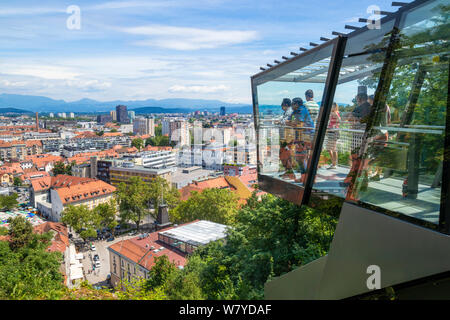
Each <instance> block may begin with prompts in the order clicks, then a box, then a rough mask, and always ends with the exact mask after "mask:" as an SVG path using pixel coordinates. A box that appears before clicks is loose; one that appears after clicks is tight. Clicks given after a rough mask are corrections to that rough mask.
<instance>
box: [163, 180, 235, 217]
mask: <svg viewBox="0 0 450 320" xmlns="http://www.w3.org/2000/svg"><path fill="white" fill-rule="evenodd" d="M237 211H238V196H237V195H236V194H235V193H234V192H232V191H230V190H228V189H217V188H211V189H205V190H203V192H201V193H200V192H197V191H194V192H192V193H191V196H190V198H189V199H188V200H186V201H183V202H181V203H180V204H179V205H178V206H177V207H176V208H175V209H174V210H172V211H171V212H169V213H170V217H171V219H172V221H174V222H177V223H183V222H189V221H193V220H195V219H201V220H209V221H213V222H217V223H222V224H227V225H230V224H232V223H233V222H234V220H235V216H236V213H237Z"/></svg>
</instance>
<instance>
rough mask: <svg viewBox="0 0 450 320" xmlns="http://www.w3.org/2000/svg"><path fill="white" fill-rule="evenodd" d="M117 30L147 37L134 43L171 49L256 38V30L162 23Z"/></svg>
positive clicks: (197, 47)
mask: <svg viewBox="0 0 450 320" xmlns="http://www.w3.org/2000/svg"><path fill="white" fill-rule="evenodd" d="M119 30H120V31H122V32H126V33H129V34H134V35H142V36H147V37H149V39H146V40H141V41H136V42H135V44H136V45H141V46H156V47H161V48H166V49H173V50H197V49H212V48H217V47H223V46H227V45H234V44H240V43H244V42H249V41H252V40H255V39H257V38H258V33H257V32H256V31H241V30H212V29H199V28H185V27H172V26H164V25H152V26H142V27H133V28H121V29H119Z"/></svg>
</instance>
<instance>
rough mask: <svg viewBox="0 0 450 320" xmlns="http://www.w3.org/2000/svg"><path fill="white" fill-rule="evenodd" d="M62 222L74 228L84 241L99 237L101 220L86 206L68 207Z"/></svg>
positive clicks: (62, 215)
mask: <svg viewBox="0 0 450 320" xmlns="http://www.w3.org/2000/svg"><path fill="white" fill-rule="evenodd" d="M61 221H62V222H63V223H65V224H66V225H68V226H70V227H72V228H73V229H74V230H75V232H76V233H78V234H79V235H80V237H81V238H82V239H83V240H84V241H86V239H88V238H95V237H97V231H96V229H97V226H98V225H99V218H98V216H97V215H96V214H94V212H93V211H92V210H90V209H89V208H88V207H87V206H85V205H79V206H73V205H69V206H67V207H66V208H65V209H64V210H63V212H62V214H61Z"/></svg>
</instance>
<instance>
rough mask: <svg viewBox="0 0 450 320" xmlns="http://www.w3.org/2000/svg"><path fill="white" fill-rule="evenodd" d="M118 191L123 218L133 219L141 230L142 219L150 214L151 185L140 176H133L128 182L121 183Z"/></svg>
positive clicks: (124, 219)
mask: <svg viewBox="0 0 450 320" xmlns="http://www.w3.org/2000/svg"><path fill="white" fill-rule="evenodd" d="M116 193H117V200H118V202H119V210H120V218H121V220H122V221H127V222H128V221H133V222H134V223H135V224H136V227H137V230H138V231H139V226H140V223H141V220H142V219H143V218H144V216H145V215H147V214H149V212H148V200H149V193H150V187H149V186H148V184H146V183H145V182H144V181H143V180H142V179H141V178H140V177H131V178H130V181H129V183H128V184H125V183H124V182H121V183H120V184H119V186H118V188H117V191H116Z"/></svg>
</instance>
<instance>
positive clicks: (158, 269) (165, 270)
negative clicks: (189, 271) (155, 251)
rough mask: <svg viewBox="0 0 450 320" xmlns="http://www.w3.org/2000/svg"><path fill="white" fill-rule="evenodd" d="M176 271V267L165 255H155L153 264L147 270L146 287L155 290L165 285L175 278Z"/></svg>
mask: <svg viewBox="0 0 450 320" xmlns="http://www.w3.org/2000/svg"><path fill="white" fill-rule="evenodd" d="M177 271H178V270H177V267H176V266H175V265H174V264H173V263H172V262H170V261H169V258H167V256H166V255H163V256H160V257H155V265H154V266H153V267H152V268H151V270H150V272H149V278H148V280H147V283H146V289H147V290H155V289H156V288H158V287H166V286H167V285H168V283H169V282H170V281H172V280H173V279H174V278H175V276H176V274H177Z"/></svg>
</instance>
